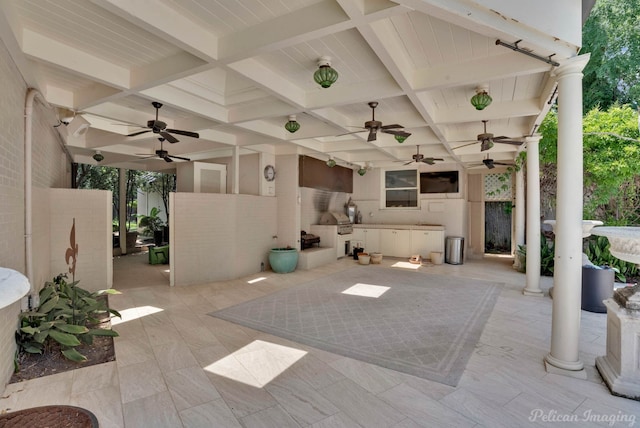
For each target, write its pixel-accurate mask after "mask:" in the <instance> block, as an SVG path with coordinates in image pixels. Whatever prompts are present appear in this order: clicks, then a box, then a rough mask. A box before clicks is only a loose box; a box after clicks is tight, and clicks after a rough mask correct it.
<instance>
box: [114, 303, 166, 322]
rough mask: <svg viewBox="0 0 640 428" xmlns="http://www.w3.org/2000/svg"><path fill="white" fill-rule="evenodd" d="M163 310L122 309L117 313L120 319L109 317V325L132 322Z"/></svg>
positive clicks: (143, 307)
mask: <svg viewBox="0 0 640 428" xmlns="http://www.w3.org/2000/svg"><path fill="white" fill-rule="evenodd" d="M162 311H164V309H161V308H156V307H155V306H138V307H136V308H129V309H123V310H121V311H118V312H119V313H120V315H122V318H118V317H111V325H118V324H122V323H124V322H127V321H132V320H135V319H138V318H142V317H146V316H147V315H151V314H155V313H158V312H162Z"/></svg>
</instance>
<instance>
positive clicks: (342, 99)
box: [305, 78, 404, 109]
mask: <svg viewBox="0 0 640 428" xmlns="http://www.w3.org/2000/svg"><path fill="white" fill-rule="evenodd" d="M371 88H375V99H376V100H380V99H384V98H391V97H396V96H400V95H403V94H404V91H403V90H402V88H400V87H399V86H398V84H397V83H396V81H395V80H394V79H392V78H383V79H377V80H373V81H372V80H368V81H366V82H361V83H356V84H353V85H348V86H342V87H340V90H337V91H327V90H323V89H320V90H317V91H313V92H307V94H306V100H307V101H306V103H305V105H306V107H307V108H308V109H318V108H324V107H330V106H336V105H345V104H354V103H359V102H362V103H366V102H369V101H373V100H372V99H371V97H372V95H371Z"/></svg>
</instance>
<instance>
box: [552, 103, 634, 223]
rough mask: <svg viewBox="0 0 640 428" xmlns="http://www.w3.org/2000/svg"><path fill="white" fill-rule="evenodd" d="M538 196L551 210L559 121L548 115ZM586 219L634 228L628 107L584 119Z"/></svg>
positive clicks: (596, 111) (631, 128)
mask: <svg viewBox="0 0 640 428" xmlns="http://www.w3.org/2000/svg"><path fill="white" fill-rule="evenodd" d="M540 133H541V134H542V140H541V141H540V162H541V168H542V171H543V172H542V174H541V196H542V200H543V207H545V208H548V206H546V205H551V206H554V205H555V204H554V201H555V177H556V174H555V171H556V161H557V143H558V116H557V113H556V111H555V110H551V111H550V112H549V114H548V115H547V117H546V118H545V119H544V121H543V122H542V125H541V126H540ZM583 133H584V137H583V168H584V218H585V219H588V218H591V219H599V220H603V221H605V222H607V223H608V224H638V223H639V218H638V217H639V214H638V213H639V210H638V205H639V201H638V196H637V193H638V190H639V189H640V187H639V185H640V180H639V178H638V175H637V174H638V165H639V164H640V141H639V140H638V138H639V131H638V114H637V113H636V111H634V110H633V109H632V108H631V107H630V106H628V105H624V106H621V105H619V104H613V105H611V106H610V107H609V109H608V110H606V111H603V110H600V109H599V108H594V109H592V110H591V111H589V113H587V114H586V115H585V117H584V119H583Z"/></svg>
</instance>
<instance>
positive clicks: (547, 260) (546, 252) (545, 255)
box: [516, 236, 555, 276]
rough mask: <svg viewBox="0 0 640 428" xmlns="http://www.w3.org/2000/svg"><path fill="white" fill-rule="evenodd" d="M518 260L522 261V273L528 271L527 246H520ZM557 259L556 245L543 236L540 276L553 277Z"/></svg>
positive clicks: (541, 241)
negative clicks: (555, 259) (555, 258)
mask: <svg viewBox="0 0 640 428" xmlns="http://www.w3.org/2000/svg"><path fill="white" fill-rule="evenodd" d="M516 255H517V257H518V259H519V260H520V270H521V271H522V272H526V271H527V247H526V246H525V245H518V250H517V252H516ZM554 257H555V244H554V242H553V241H547V238H545V237H544V236H542V237H541V238H540V275H543V276H553V268H554Z"/></svg>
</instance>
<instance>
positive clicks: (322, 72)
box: [313, 56, 338, 88]
mask: <svg viewBox="0 0 640 428" xmlns="http://www.w3.org/2000/svg"><path fill="white" fill-rule="evenodd" d="M313 80H315V81H316V83H317V84H318V85H320V86H322V87H323V88H328V87H330V86H331V85H333V84H334V83H336V80H338V72H337V71H336V70H335V69H334V68H332V67H331V58H330V57H328V56H323V57H321V58H320V59H319V60H318V69H317V70H316V72H315V73H313Z"/></svg>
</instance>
